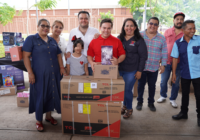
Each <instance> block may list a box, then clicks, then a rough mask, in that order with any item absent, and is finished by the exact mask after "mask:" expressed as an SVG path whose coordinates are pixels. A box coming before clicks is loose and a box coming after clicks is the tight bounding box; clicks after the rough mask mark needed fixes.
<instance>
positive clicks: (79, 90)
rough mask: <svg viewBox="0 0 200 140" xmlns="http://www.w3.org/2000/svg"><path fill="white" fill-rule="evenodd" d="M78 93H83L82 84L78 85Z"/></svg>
mask: <svg viewBox="0 0 200 140" xmlns="http://www.w3.org/2000/svg"><path fill="white" fill-rule="evenodd" d="M78 92H83V83H78Z"/></svg>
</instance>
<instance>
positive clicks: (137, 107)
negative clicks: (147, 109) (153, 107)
mask: <svg viewBox="0 0 200 140" xmlns="http://www.w3.org/2000/svg"><path fill="white" fill-rule="evenodd" d="M136 109H137V110H142V102H138V103H137V106H136Z"/></svg>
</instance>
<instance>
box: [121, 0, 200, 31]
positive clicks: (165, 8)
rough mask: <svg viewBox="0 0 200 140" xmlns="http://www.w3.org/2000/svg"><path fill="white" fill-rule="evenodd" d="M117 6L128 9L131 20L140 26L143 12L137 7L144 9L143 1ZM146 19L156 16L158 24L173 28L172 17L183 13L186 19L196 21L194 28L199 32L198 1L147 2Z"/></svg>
mask: <svg viewBox="0 0 200 140" xmlns="http://www.w3.org/2000/svg"><path fill="white" fill-rule="evenodd" d="M119 4H121V5H122V6H124V7H127V8H130V12H131V13H134V14H133V18H134V19H135V20H136V21H137V22H138V25H139V26H140V25H141V23H142V19H143V17H142V16H143V11H144V10H141V9H139V8H138V7H144V4H145V0H120V1H119ZM147 7H150V8H151V9H150V10H147V16H146V19H147V20H148V19H149V18H150V17H152V16H156V17H158V18H159V19H160V23H161V24H163V25H166V26H168V27H170V26H173V15H174V14H175V13H176V12H178V11H181V12H183V13H185V15H186V17H189V18H190V19H193V20H195V21H196V27H197V29H198V30H199V31H200V14H199V13H198V11H199V7H200V1H199V0H147Z"/></svg>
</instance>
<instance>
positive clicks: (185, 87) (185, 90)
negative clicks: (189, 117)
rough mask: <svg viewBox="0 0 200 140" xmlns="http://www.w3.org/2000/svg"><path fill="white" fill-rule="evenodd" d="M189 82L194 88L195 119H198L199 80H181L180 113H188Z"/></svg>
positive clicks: (199, 111) (199, 104)
mask: <svg viewBox="0 0 200 140" xmlns="http://www.w3.org/2000/svg"><path fill="white" fill-rule="evenodd" d="M191 82H192V84H193V87H194V94H195V98H196V108H197V110H196V111H197V117H198V118H200V78H197V79H184V78H181V88H182V103H181V112H182V113H184V114H187V113H188V105H189V94H190V84H191Z"/></svg>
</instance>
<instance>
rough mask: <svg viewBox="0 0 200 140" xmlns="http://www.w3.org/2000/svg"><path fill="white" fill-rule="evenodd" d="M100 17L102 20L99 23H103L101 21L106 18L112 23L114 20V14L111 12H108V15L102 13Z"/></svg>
mask: <svg viewBox="0 0 200 140" xmlns="http://www.w3.org/2000/svg"><path fill="white" fill-rule="evenodd" d="M100 15H101V18H100V19H98V21H99V22H101V20H102V19H105V18H110V19H111V20H112V21H113V20H114V16H113V14H111V12H110V11H108V12H107V13H104V12H100Z"/></svg>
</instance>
